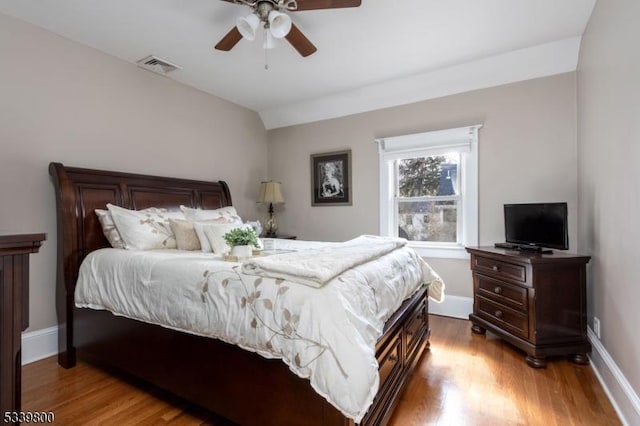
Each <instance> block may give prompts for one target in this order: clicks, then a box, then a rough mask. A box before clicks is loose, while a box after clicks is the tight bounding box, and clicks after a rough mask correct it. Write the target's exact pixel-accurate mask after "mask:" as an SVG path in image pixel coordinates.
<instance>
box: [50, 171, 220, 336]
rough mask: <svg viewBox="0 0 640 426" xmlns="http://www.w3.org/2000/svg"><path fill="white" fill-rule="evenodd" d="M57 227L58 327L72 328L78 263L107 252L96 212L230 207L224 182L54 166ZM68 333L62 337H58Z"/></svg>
mask: <svg viewBox="0 0 640 426" xmlns="http://www.w3.org/2000/svg"><path fill="white" fill-rule="evenodd" d="M49 174H50V175H51V176H52V178H53V183H54V186H55V191H56V213H57V223H58V261H57V290H56V298H57V303H56V305H57V310H58V320H59V321H58V322H59V323H60V324H61V325H62V324H64V323H67V325H69V324H71V323H72V321H70V320H71V318H72V315H73V293H74V290H75V284H76V280H77V278H78V269H79V268H80V263H81V262H82V260H83V259H84V258H85V256H86V255H87V254H89V253H90V252H92V251H93V250H97V249H99V248H103V247H109V242H108V241H107V239H106V238H105V236H104V234H103V233H102V227H101V226H100V222H99V221H98V217H97V216H96V215H95V213H94V210H95V209H105V208H106V205H107V203H111V204H115V205H118V206H121V207H125V208H128V209H134V210H140V209H144V208H146V207H165V208H168V209H178V208H179V207H180V205H185V206H189V207H194V208H196V207H200V208H207V209H216V208H219V207H226V206H230V205H231V194H230V193H229V187H228V186H227V184H226V183H225V182H223V181H218V182H206V181H196V180H188V179H178V178H170V177H160V176H146V175H139V174H132V173H122V172H112V171H106V170H91V169H83V168H77V167H66V166H64V165H63V164H61V163H51V164H50V165H49ZM64 334H66V333H60V337H61V338H64V337H63V335H64Z"/></svg>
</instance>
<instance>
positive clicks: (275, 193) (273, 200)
mask: <svg viewBox="0 0 640 426" xmlns="http://www.w3.org/2000/svg"><path fill="white" fill-rule="evenodd" d="M258 203H263V204H266V203H269V212H268V216H267V218H266V220H265V224H264V236H265V237H269V238H274V237H276V232H277V231H278V222H277V220H276V216H275V213H274V211H273V205H274V204H283V203H284V197H283V196H282V192H281V191H280V182H273V181H268V182H262V183H261V184H260V195H259V197H258Z"/></svg>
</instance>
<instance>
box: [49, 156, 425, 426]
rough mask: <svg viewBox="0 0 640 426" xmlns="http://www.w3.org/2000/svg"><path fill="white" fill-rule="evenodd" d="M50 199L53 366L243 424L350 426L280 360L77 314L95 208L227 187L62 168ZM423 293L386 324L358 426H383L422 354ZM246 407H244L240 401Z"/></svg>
mask: <svg viewBox="0 0 640 426" xmlns="http://www.w3.org/2000/svg"><path fill="white" fill-rule="evenodd" d="M49 173H50V174H51V176H52V178H53V182H54V185H55V191H56V201H57V219H58V220H57V223H58V268H57V290H56V308H57V314H58V323H59V326H60V331H59V355H58V362H59V364H60V365H61V366H63V367H65V368H71V367H73V366H74V365H75V364H76V359H77V357H80V358H82V359H83V360H87V361H89V362H93V363H95V364H97V365H101V366H106V367H110V368H116V369H118V370H120V371H124V372H126V373H128V374H130V375H132V376H134V377H136V378H139V379H142V380H144V381H146V382H149V383H151V384H152V385H155V386H157V387H159V388H162V389H165V390H167V391H169V392H171V393H173V394H175V395H177V396H179V397H181V398H185V399H186V400H188V401H190V402H193V403H194V404H197V405H199V406H201V407H204V408H206V409H208V410H210V411H212V412H214V413H217V414H219V415H221V416H223V417H225V418H227V419H229V420H231V421H233V422H236V423H239V424H243V425H254V424H260V425H301V424H304V425H312V426H313V425H323V426H329V425H331V426H333V425H336V426H337V425H342V426H346V425H353V424H354V423H353V421H352V420H350V419H348V418H346V417H345V416H344V415H342V414H341V413H340V412H339V411H338V410H337V409H335V408H334V407H333V406H332V405H331V404H329V403H328V402H327V401H326V400H325V399H324V398H322V397H321V396H320V395H318V394H317V393H316V392H315V391H314V390H313V389H312V387H311V385H310V384H309V381H308V380H304V379H301V378H299V377H297V376H296V375H294V374H293V373H292V372H291V371H290V370H289V369H288V367H287V366H286V365H285V364H284V363H283V362H281V361H279V360H273V359H266V358H263V357H261V356H259V355H257V354H254V353H252V352H248V351H245V350H242V349H240V348H238V347H236V346H234V345H230V344H227V343H224V342H221V341H219V340H216V339H210V338H203V337H198V336H194V335H191V334H186V333H181V332H177V331H173V330H169V329H167V328H163V327H160V326H155V325H150V324H146V323H143V322H139V321H135V320H131V319H127V318H123V317H117V316H114V315H113V314H111V313H110V312H106V311H96V310H92V309H83V308H76V307H75V306H74V289H75V284H76V280H77V277H78V270H79V267H80V263H81V262H82V260H83V259H84V257H85V256H86V255H87V254H88V253H89V252H91V251H93V250H96V249H99V248H103V247H109V243H108V242H107V240H106V238H105V237H104V235H103V233H102V228H101V226H100V223H99V222H98V220H97V217H96V215H95V214H94V209H97V208H102V209H103V208H105V206H106V204H107V203H112V204H116V205H119V206H122V207H126V208H130V209H143V208H146V207H151V206H155V207H167V208H177V207H178V206H179V205H181V204H182V205H186V206H191V207H200V208H205V209H214V208H219V207H224V206H229V205H231V195H230V193H229V188H228V186H227V184H226V183H225V182H222V181H220V182H203V181H194V180H186V179H176V178H167V177H156V176H144V175H138V174H130V173H121V172H110V171H101V170H90V169H82V168H73V167H65V166H63V165H62V164H60V163H51V164H50V166H49ZM427 311H428V299H427V288H426V287H424V288H422V289H421V290H420V291H418V292H417V293H416V294H415V295H414V296H413V297H412V298H410V299H408V300H407V301H405V303H404V304H403V305H402V306H401V307H400V309H399V310H398V311H397V312H396V313H395V314H394V315H393V316H392V317H391V318H390V319H389V321H388V322H387V324H386V325H385V331H384V334H383V336H382V337H381V338H380V339H379V341H378V343H377V345H376V350H377V358H378V362H379V364H380V390H379V391H378V394H377V396H376V398H375V401H374V403H373V405H372V406H371V408H370V409H369V411H368V413H367V415H366V416H365V418H364V419H363V420H362V422H361V423H360V424H363V425H380V424H385V423H386V422H387V421H388V420H389V417H390V415H391V413H392V411H393V409H394V407H395V405H396V403H397V402H398V400H399V397H400V395H401V392H402V390H403V388H404V387H405V385H406V383H407V381H408V380H407V379H408V377H409V376H410V374H411V373H412V371H413V369H414V368H415V365H416V364H417V362H418V360H419V359H420V356H421V355H422V353H423V351H424V350H425V349H426V348H427V347H428V337H429V324H428V315H427ZM247 401H249V403H248V402H247Z"/></svg>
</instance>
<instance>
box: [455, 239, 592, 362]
mask: <svg viewBox="0 0 640 426" xmlns="http://www.w3.org/2000/svg"><path fill="white" fill-rule="evenodd" d="M467 251H468V252H469V253H470V254H471V271H472V274H473V288H474V297H473V313H472V314H471V315H469V319H470V320H471V324H472V326H471V330H472V331H473V332H474V333H476V334H484V333H485V332H486V331H487V330H489V331H491V332H493V333H494V334H496V335H498V336H500V337H502V338H503V339H504V340H506V341H507V342H509V343H511V344H513V345H514V346H516V347H518V348H520V349H522V350H523V351H524V352H526V354H527V357H526V361H527V364H529V365H530V366H531V367H534V368H541V367H545V366H546V364H547V361H546V359H547V357H548V356H549V357H550V356H562V355H569V356H570V358H569V359H570V360H571V361H573V362H574V363H576V364H588V363H589V359H588V358H587V354H588V353H589V352H590V351H591V343H590V342H589V339H588V337H587V291H586V265H587V263H588V262H589V259H590V257H589V256H580V255H577V254H570V253H564V252H560V251H556V252H554V253H553V254H539V253H529V252H522V251H515V250H505V249H500V248H494V247H467Z"/></svg>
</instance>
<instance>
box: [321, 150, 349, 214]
mask: <svg viewBox="0 0 640 426" xmlns="http://www.w3.org/2000/svg"><path fill="white" fill-rule="evenodd" d="M311 205H312V206H350V205H351V150H350V149H348V150H345V151H337V152H326V153H322V154H312V155H311Z"/></svg>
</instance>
